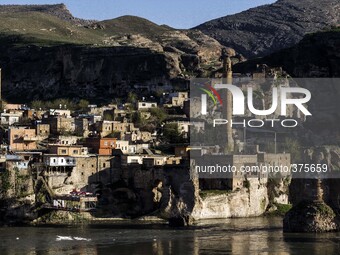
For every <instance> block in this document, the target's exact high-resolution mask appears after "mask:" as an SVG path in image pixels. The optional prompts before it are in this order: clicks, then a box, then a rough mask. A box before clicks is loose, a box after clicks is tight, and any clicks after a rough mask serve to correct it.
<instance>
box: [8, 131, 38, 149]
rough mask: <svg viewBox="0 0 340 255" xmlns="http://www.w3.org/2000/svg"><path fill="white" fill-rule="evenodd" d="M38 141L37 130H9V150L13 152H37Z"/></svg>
mask: <svg viewBox="0 0 340 255" xmlns="http://www.w3.org/2000/svg"><path fill="white" fill-rule="evenodd" d="M38 140H39V139H38V137H37V136H36V130H35V129H30V128H28V127H10V128H9V129H8V142H9V149H10V150H12V151H23V150H36V149H37V141H38Z"/></svg>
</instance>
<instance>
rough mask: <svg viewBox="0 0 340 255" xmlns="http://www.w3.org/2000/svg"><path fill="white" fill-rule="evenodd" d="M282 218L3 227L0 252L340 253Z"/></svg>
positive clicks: (334, 243) (333, 236) (335, 241)
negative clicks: (289, 229)
mask: <svg viewBox="0 0 340 255" xmlns="http://www.w3.org/2000/svg"><path fill="white" fill-rule="evenodd" d="M281 227H282V220H281V219H280V218H252V219H229V220H224V221H216V220H211V221H204V222H200V223H198V224H197V226H195V227H191V228H189V229H171V228H168V227H167V226H165V225H136V226H127V225H126V226H122V225H120V226H117V225H115V226H101V225H98V226H87V227H78V228H46V227H45V228H42V227H37V228H32V227H23V228H2V229H1V232H0V238H1V242H0V254H1V255H12V254H24V255H26V254H27V255H49V254H51V255H52V254H53V255H54V254H73V255H75V254H79V255H82V254H91V255H92V254H93V255H97V254H119V255H125V254H126V255H135V254H138V255H139V254H148V255H149V254H157V255H166V254H193V255H203V254H282V255H283V254H338V253H339V252H340V242H339V240H340V237H339V234H337V233H329V234H319V235H316V234H283V233H282V229H281Z"/></svg>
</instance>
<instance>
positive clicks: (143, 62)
mask: <svg viewBox="0 0 340 255" xmlns="http://www.w3.org/2000/svg"><path fill="white" fill-rule="evenodd" d="M175 64H176V63H172V62H171V59H169V58H168V57H167V56H166V55H165V54H161V53H154V52H151V51H150V50H148V49H142V48H133V47H112V48H91V47H82V46H58V47H43V48H42V47H36V46H28V47H22V48H8V49H6V50H2V51H1V53H0V65H1V66H2V68H3V69H2V70H3V72H2V75H3V79H4V80H3V95H4V96H5V98H6V99H7V100H11V101H17V102H27V101H29V100H32V99H40V100H48V99H53V98H61V97H67V98H87V99H92V100H94V99H95V100H96V101H100V100H109V99H110V98H111V100H112V98H113V97H124V95H126V94H127V92H128V91H129V90H130V89H131V87H130V86H133V85H134V84H149V85H155V86H158V85H160V84H165V83H166V82H169V80H170V79H171V78H173V77H175V76H176V75H177V73H176V67H175V66H174V65H175Z"/></svg>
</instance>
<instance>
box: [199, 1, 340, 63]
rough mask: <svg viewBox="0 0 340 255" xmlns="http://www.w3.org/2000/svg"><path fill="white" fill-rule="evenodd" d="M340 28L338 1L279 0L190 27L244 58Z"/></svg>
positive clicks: (285, 46)
mask: <svg viewBox="0 0 340 255" xmlns="http://www.w3.org/2000/svg"><path fill="white" fill-rule="evenodd" d="M338 24H340V2H339V1H338V0H325V1H321V0H301V1H292V0H279V1H277V2H275V3H273V4H269V5H263V6H259V7H255V8H251V9H249V10H246V11H243V12H240V13H237V14H233V15H228V16H225V17H222V18H217V19H214V20H211V21H208V22H205V23H203V24H201V25H198V26H196V27H194V29H199V30H200V31H202V32H203V33H205V34H207V35H209V36H211V37H213V38H214V39H216V40H217V41H219V42H220V43H221V44H222V45H224V46H227V47H231V48H234V49H235V50H236V51H238V52H239V53H242V54H243V55H245V56H246V57H251V58H253V57H259V56H264V55H267V54H270V53H272V52H275V51H277V50H280V49H283V48H287V47H290V46H292V45H294V44H296V43H298V42H299V41H300V40H301V39H302V38H303V36H304V35H306V34H308V33H313V32H317V31H320V30H323V29H328V28H330V27H332V26H336V25H338Z"/></svg>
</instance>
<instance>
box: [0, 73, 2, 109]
mask: <svg viewBox="0 0 340 255" xmlns="http://www.w3.org/2000/svg"><path fill="white" fill-rule="evenodd" d="M1 72H2V70H1V68H0V104H1V106H2V96H1V93H2V91H1V90H2V73H1Z"/></svg>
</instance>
